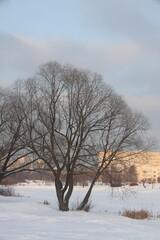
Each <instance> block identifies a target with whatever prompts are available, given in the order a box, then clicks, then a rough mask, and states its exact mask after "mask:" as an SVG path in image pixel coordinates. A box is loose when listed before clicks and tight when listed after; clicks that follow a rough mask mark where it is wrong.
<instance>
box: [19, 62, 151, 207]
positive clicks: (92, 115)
mask: <svg viewBox="0 0 160 240" xmlns="http://www.w3.org/2000/svg"><path fill="white" fill-rule="evenodd" d="M24 85H25V87H24V90H23V94H24V95H23V98H25V99H26V100H25V104H27V107H23V112H24V116H25V124H24V129H25V133H24V138H25V139H26V141H27V146H28V147H29V148H30V149H32V151H34V153H35V154H36V155H37V157H38V158H40V159H42V160H43V161H44V163H45V164H46V166H47V167H48V169H50V171H51V172H52V174H53V178H54V179H55V187H56V193H57V199H58V202H59V209H60V210H62V211H68V210H69V199H70V197H71V194H72V191H73V183H74V174H76V173H77V172H78V171H83V170H84V169H85V170H86V169H89V170H90V171H93V172H94V175H93V173H92V176H93V181H92V183H91V186H90V188H89V191H88V193H87V195H86V197H85V199H84V201H83V202H82V204H81V205H80V207H79V208H80V209H83V207H84V205H85V204H86V203H87V202H88V199H89V197H90V194H91V191H92V188H93V186H94V183H95V181H96V180H97V179H98V178H99V176H100V175H101V174H102V173H103V171H104V170H105V169H106V168H107V167H108V166H109V164H110V163H111V162H112V161H113V159H114V161H115V159H118V157H117V152H119V151H126V150H128V149H130V150H132V151H134V150H135V149H136V150H137V149H139V148H141V147H142V145H143V144H142V143H143V142H144V141H142V140H143V139H142V133H144V132H145V130H146V129H147V128H148V124H147V121H146V119H145V118H144V117H143V115H142V114H139V113H134V112H132V111H131V110H130V108H129V107H128V106H127V104H126V103H125V101H124V100H123V99H122V98H121V97H120V96H118V95H117V94H116V93H115V92H114V91H113V89H112V88H111V87H109V86H108V85H106V84H105V83H104V82H103V79H102V77H101V76H100V75H98V74H97V73H92V72H90V71H87V70H81V69H76V68H74V67H72V66H68V65H66V66H61V65H60V64H58V63H57V62H49V63H47V64H45V65H43V66H41V67H40V69H39V72H38V74H37V75H36V76H35V77H34V78H32V79H28V80H27V81H25V83H24ZM25 104H24V106H25ZM99 151H103V152H104V157H103V159H102V161H101V163H98V152H99ZM108 153H111V154H109V155H107V154H108ZM106 156H108V157H106ZM115 156H116V158H115ZM117 161H120V156H119V159H118V160H117ZM64 176H66V178H65V180H64Z"/></svg>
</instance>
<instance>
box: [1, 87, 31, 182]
mask: <svg viewBox="0 0 160 240" xmlns="http://www.w3.org/2000/svg"><path fill="white" fill-rule="evenodd" d="M23 121H24V116H23V115H22V112H21V108H20V104H19V98H18V95H17V93H16V91H13V90H12V91H9V90H5V89H1V91H0V182H2V180H3V179H5V178H7V177H8V176H10V175H13V174H15V173H19V172H22V171H27V170H29V166H30V164H31V163H33V162H35V161H36V159H35V158H34V159H33V154H32V152H31V150H30V149H27V147H26V144H25V142H24V141H22V136H23V135H24V130H23Z"/></svg>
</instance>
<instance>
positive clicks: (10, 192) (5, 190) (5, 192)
mask: <svg viewBox="0 0 160 240" xmlns="http://www.w3.org/2000/svg"><path fill="white" fill-rule="evenodd" d="M0 195H1V196H5V197H11V196H14V197H15V196H16V194H15V191H14V189H13V188H12V187H0Z"/></svg>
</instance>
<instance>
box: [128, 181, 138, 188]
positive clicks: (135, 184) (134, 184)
mask: <svg viewBox="0 0 160 240" xmlns="http://www.w3.org/2000/svg"><path fill="white" fill-rule="evenodd" d="M129 186H130V187H133V186H138V183H134V182H132V183H130V184H129Z"/></svg>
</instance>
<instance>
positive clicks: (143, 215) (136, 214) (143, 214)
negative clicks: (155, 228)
mask: <svg viewBox="0 0 160 240" xmlns="http://www.w3.org/2000/svg"><path fill="white" fill-rule="evenodd" d="M121 215H122V216H125V217H128V218H132V219H140V220H143V219H149V218H151V217H152V214H151V213H150V212H149V211H148V210H144V209H141V210H139V211H137V210H127V209H126V210H125V211H124V212H123V213H121Z"/></svg>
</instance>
